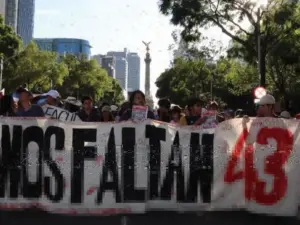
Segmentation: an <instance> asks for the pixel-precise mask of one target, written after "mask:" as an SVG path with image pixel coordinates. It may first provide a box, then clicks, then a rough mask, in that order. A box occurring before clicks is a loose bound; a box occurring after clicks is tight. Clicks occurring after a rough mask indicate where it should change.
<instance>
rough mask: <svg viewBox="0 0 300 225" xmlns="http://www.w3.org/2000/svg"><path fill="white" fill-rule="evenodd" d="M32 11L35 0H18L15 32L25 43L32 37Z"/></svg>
mask: <svg viewBox="0 0 300 225" xmlns="http://www.w3.org/2000/svg"><path fill="white" fill-rule="evenodd" d="M9 1H10V0H9ZM34 11H35V0H19V5H18V18H17V33H18V35H19V36H20V37H21V38H22V40H23V43H24V44H25V45H27V44H28V43H29V42H30V41H31V40H32V38H33V28H34Z"/></svg>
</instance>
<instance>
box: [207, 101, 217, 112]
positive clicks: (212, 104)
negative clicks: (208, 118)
mask: <svg viewBox="0 0 300 225" xmlns="http://www.w3.org/2000/svg"><path fill="white" fill-rule="evenodd" d="M218 109H219V104H218V103H217V102H216V101H211V102H210V103H209V105H208V107H207V110H211V111H218Z"/></svg>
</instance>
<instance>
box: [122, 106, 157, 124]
mask: <svg viewBox="0 0 300 225" xmlns="http://www.w3.org/2000/svg"><path fill="white" fill-rule="evenodd" d="M131 114H132V110H131V109H128V110H126V111H125V112H124V113H123V115H122V116H121V118H120V121H127V120H130V119H131ZM147 118H148V119H152V120H153V119H154V113H153V112H152V111H150V110H148V115H147Z"/></svg>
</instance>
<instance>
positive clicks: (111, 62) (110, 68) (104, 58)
mask: <svg viewBox="0 0 300 225" xmlns="http://www.w3.org/2000/svg"><path fill="white" fill-rule="evenodd" d="M93 58H94V59H95V60H97V62H98V63H99V65H100V66H101V67H102V68H103V69H105V70H106V71H107V73H108V75H109V76H111V77H113V78H116V69H115V67H116V58H115V57H114V56H108V55H94V56H93Z"/></svg>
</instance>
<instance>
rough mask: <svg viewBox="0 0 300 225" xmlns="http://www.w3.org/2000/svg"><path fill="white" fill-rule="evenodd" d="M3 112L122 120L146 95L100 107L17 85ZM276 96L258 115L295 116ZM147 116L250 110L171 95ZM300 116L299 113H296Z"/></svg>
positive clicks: (191, 118)
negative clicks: (48, 110) (47, 110)
mask: <svg viewBox="0 0 300 225" xmlns="http://www.w3.org/2000/svg"><path fill="white" fill-rule="evenodd" d="M0 102H1V107H0V115H2V116H10V117H44V116H45V114H44V111H43V109H42V106H43V105H44V104H48V105H52V106H56V107H60V108H64V109H65V110H68V111H70V112H76V113H77V115H78V117H79V118H80V119H81V120H82V121H84V122H114V121H116V122H120V121H127V120H130V119H131V118H132V110H133V107H134V106H146V98H145V95H144V93H143V92H142V91H139V90H137V91H134V92H133V93H132V94H131V96H130V98H129V101H128V102H124V103H123V104H122V105H120V106H118V105H109V104H107V103H102V104H101V106H99V107H97V106H96V105H95V103H94V101H93V99H92V98H91V97H89V96H85V97H83V98H82V99H81V101H78V100H76V99H75V98H73V97H68V98H67V99H65V100H62V99H61V96H60V94H59V93H58V91H56V90H50V91H48V92H47V93H45V94H41V95H37V96H35V95H34V94H32V93H31V92H30V91H28V90H27V89H26V88H18V89H17V90H16V91H15V92H14V93H13V94H12V95H4V96H3V97H2V98H1V100H0ZM275 103H276V101H275V98H274V97H273V96H272V95H269V94H267V95H265V96H263V97H262V98H261V99H260V100H259V102H257V104H256V106H257V109H256V114H257V115H256V116H257V117H280V118H285V119H292V117H291V115H290V113H289V112H287V111H282V112H281V113H280V114H279V115H276V114H275V113H274V110H275ZM147 110H148V113H147V118H149V119H155V120H158V121H162V122H166V123H172V124H177V125H180V126H185V125H201V124H203V123H205V121H206V119H207V117H206V116H205V112H206V111H214V112H216V123H219V122H222V121H224V120H228V119H232V118H235V117H243V116H244V115H247V112H245V111H243V110H236V111H234V110H232V109H221V108H220V107H219V105H218V103H217V102H216V101H211V102H209V103H208V104H205V103H204V102H203V101H201V99H198V98H191V99H190V100H189V101H188V102H187V104H186V107H184V108H181V107H179V106H177V105H172V104H171V102H170V101H169V100H168V99H160V100H159V101H158V109H157V110H154V109H151V108H147ZM296 118H297V119H299V118H300V115H296Z"/></svg>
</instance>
